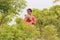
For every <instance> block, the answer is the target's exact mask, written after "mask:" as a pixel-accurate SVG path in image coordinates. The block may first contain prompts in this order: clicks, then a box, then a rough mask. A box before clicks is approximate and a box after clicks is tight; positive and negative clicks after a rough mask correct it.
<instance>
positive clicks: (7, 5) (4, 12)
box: [0, 0, 26, 24]
mask: <svg viewBox="0 0 60 40" xmlns="http://www.w3.org/2000/svg"><path fill="white" fill-rule="evenodd" d="M25 6H26V2H25V0H0V24H3V23H7V22H9V21H11V19H12V17H13V16H14V15H16V14H19V12H20V11H21V10H22V9H23V8H25Z"/></svg>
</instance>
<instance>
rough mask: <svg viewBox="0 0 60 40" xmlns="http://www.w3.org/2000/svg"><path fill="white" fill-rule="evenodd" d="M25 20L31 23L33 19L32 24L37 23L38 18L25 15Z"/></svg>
mask: <svg viewBox="0 0 60 40" xmlns="http://www.w3.org/2000/svg"><path fill="white" fill-rule="evenodd" d="M24 20H25V21H26V22H27V23H30V22H31V21H32V24H36V18H35V17H34V16H31V17H30V18H27V17H25V18H24Z"/></svg>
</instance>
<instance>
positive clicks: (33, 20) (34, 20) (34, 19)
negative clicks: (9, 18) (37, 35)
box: [30, 17, 36, 25]
mask: <svg viewBox="0 0 60 40" xmlns="http://www.w3.org/2000/svg"><path fill="white" fill-rule="evenodd" d="M30 24H33V25H35V24H36V18H35V17H32V19H31V22H30Z"/></svg>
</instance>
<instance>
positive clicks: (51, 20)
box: [0, 0, 60, 40]
mask: <svg viewBox="0 0 60 40" xmlns="http://www.w3.org/2000/svg"><path fill="white" fill-rule="evenodd" d="M25 7H26V2H25V1H24V0H0V40H60V5H55V6H53V7H51V8H50V9H47V8H45V9H43V10H40V9H33V15H34V16H35V17H36V19H37V23H36V25H34V26H31V25H28V24H27V23H26V22H25V21H24V20H23V19H21V18H19V17H16V19H15V20H14V21H15V22H16V24H13V25H8V23H9V22H10V21H12V18H13V17H15V16H16V15H19V12H21V10H22V9H23V8H25Z"/></svg>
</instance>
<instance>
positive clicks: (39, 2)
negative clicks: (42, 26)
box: [10, 0, 60, 24]
mask: <svg viewBox="0 0 60 40" xmlns="http://www.w3.org/2000/svg"><path fill="white" fill-rule="evenodd" d="M53 1H54V0H26V2H27V3H26V4H27V6H26V8H25V9H24V10H23V11H22V12H21V15H20V17H21V18H24V14H25V13H27V12H26V10H27V9H28V8H31V9H33V8H37V9H44V8H50V7H51V6H54V5H57V4H58V5H60V1H59V2H56V3H53ZM10 24H15V22H14V19H13V21H12V22H11V23H10Z"/></svg>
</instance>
